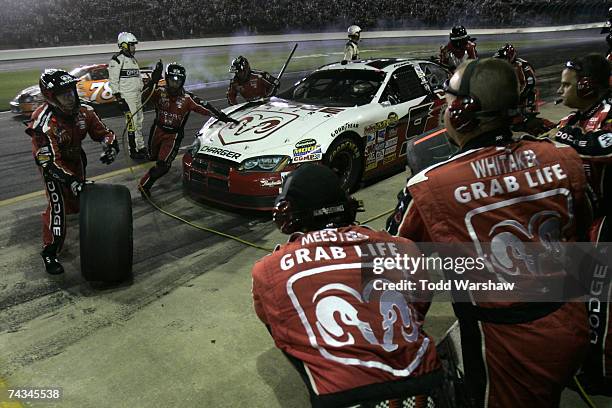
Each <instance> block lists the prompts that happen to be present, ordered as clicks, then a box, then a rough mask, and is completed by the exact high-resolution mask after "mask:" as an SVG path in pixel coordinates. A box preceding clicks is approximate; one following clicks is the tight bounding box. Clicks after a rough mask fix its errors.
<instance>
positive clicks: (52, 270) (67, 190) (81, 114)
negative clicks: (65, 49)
mask: <svg viewBox="0 0 612 408" xmlns="http://www.w3.org/2000/svg"><path fill="white" fill-rule="evenodd" d="M78 81H79V80H78V79H77V78H75V77H73V76H72V75H70V74H69V73H68V72H66V71H62V70H57V69H47V70H45V71H44V72H43V74H42V75H41V77H40V81H39V85H40V90H41V93H42V94H43V96H44V98H45V101H46V102H45V103H44V104H42V105H41V106H40V107H39V108H38V109H36V111H34V113H33V114H32V117H31V119H30V121H29V122H28V124H27V126H28V127H27V129H26V133H27V134H28V135H30V136H31V138H32V153H33V155H34V160H35V161H36V164H37V165H38V167H39V170H40V172H41V174H42V177H43V181H44V184H45V190H46V193H47V208H46V209H45V211H44V212H43V213H42V223H43V250H42V252H41V256H42V258H43V262H44V265H45V269H46V271H47V273H49V274H50V275H60V274H62V273H63V272H64V268H63V267H62V265H61V263H60V262H59V261H58V259H57V256H58V254H59V252H60V251H61V249H62V245H63V243H64V239H65V238H66V214H74V213H77V212H78V211H79V193H80V192H81V190H82V188H83V183H84V181H85V163H86V161H87V158H86V156H85V152H84V151H83V149H82V148H81V141H82V140H83V139H84V138H85V136H86V135H87V134H89V136H90V137H91V138H92V139H93V140H95V141H97V142H101V143H102V146H103V150H104V151H103V153H102V155H101V156H100V161H101V162H102V163H105V164H110V163H112V162H113V161H114V160H115V157H116V155H117V153H119V144H118V143H117V140H116V139H115V134H114V133H113V132H112V131H111V130H109V129H108V128H107V127H106V126H105V125H104V123H102V121H101V120H100V118H99V117H98V115H96V113H95V111H94V109H93V108H92V107H91V106H89V105H86V104H84V103H83V104H82V103H80V101H79V97H78V94H77V90H76V83H77V82H78Z"/></svg>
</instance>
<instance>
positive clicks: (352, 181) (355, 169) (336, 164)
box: [323, 137, 363, 193]
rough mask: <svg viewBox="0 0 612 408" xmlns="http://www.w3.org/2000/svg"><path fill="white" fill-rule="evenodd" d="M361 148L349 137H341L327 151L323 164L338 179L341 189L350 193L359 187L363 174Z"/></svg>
mask: <svg viewBox="0 0 612 408" xmlns="http://www.w3.org/2000/svg"><path fill="white" fill-rule="evenodd" d="M362 158H363V153H362V152H361V147H360V146H359V144H357V142H355V140H353V139H351V138H350V137H341V138H339V139H338V140H336V141H335V142H334V143H332V145H331V146H330V147H329V149H328V150H327V153H326V154H325V157H324V159H323V162H324V163H325V165H326V166H328V167H329V168H331V169H332V170H333V171H334V172H335V173H336V174H337V175H338V177H339V178H340V182H341V183H342V188H343V189H344V190H345V191H347V192H349V193H352V192H354V191H355V190H357V188H358V187H359V183H360V182H361V176H362V174H363V160H362Z"/></svg>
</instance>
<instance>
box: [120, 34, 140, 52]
mask: <svg viewBox="0 0 612 408" xmlns="http://www.w3.org/2000/svg"><path fill="white" fill-rule="evenodd" d="M123 44H125V47H126V48H127V46H128V45H129V44H138V40H137V39H136V36H135V35H134V34H132V33H128V32H127V31H122V32H120V33H119V35H118V36H117V45H118V46H119V48H123V47H124V46H123Z"/></svg>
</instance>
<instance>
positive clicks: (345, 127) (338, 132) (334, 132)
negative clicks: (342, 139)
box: [330, 123, 359, 138]
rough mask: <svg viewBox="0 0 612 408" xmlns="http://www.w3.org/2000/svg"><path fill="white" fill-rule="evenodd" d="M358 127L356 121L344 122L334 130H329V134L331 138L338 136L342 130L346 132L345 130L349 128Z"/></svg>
mask: <svg viewBox="0 0 612 408" xmlns="http://www.w3.org/2000/svg"><path fill="white" fill-rule="evenodd" d="M358 127H359V125H358V124H357V123H345V124H344V125H342V126H340V127H339V128H337V129H336V130H334V131H333V132H331V134H330V136H331V137H332V138H333V137H336V136H338V135H339V134H340V133H342V132H346V131H347V130H350V129H357V128H358Z"/></svg>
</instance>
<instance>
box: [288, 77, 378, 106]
mask: <svg viewBox="0 0 612 408" xmlns="http://www.w3.org/2000/svg"><path fill="white" fill-rule="evenodd" d="M384 79H385V73H384V72H381V71H370V70H367V71H366V70H356V69H338V70H324V71H318V72H315V73H313V74H311V75H309V76H308V77H306V78H304V79H303V80H301V81H300V82H298V83H297V84H296V85H295V86H293V87H291V88H289V89H288V90H286V91H285V92H283V93H282V94H280V95H278V96H279V97H281V98H284V99H287V100H291V101H296V102H301V103H307V104H313V105H326V106H360V105H365V104H368V103H370V102H372V98H374V96H375V95H376V92H377V91H378V88H380V85H381V84H382V83H383V81H384Z"/></svg>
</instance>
